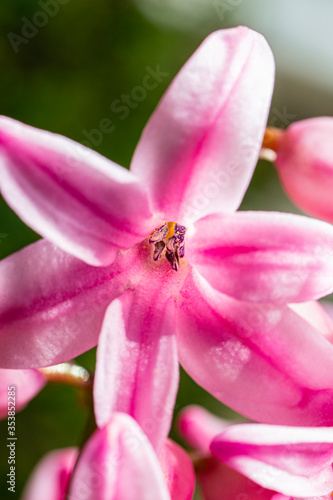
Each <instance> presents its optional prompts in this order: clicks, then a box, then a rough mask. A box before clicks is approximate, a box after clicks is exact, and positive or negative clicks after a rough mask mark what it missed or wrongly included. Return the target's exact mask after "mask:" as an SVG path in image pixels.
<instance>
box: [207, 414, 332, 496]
mask: <svg viewBox="0 0 333 500" xmlns="http://www.w3.org/2000/svg"><path fill="white" fill-rule="evenodd" d="M211 451H212V453H213V454H214V456H216V457H217V458H218V459H219V460H221V461H222V462H223V463H225V464H227V465H229V466H230V467H232V468H234V469H235V470H237V471H238V472H240V473H242V474H244V475H245V476H247V477H249V478H250V479H252V480H253V481H256V482H257V483H259V484H260V485H261V486H263V487H265V488H270V489H274V490H276V491H278V492H280V493H283V494H284V495H291V496H296V497H298V496H299V497H309V496H314V495H318V496H320V495H325V494H327V493H329V492H331V491H332V489H333V469H332V462H333V429H332V428H317V429H316V428H306V427H298V428H297V427H296V428H295V427H283V426H269V425H256V424H243V425H234V426H231V427H229V428H228V429H226V430H225V431H224V432H222V434H220V435H219V436H217V437H216V438H215V439H214V441H213V442H212V444H211Z"/></svg>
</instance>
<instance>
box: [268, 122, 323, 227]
mask: <svg viewBox="0 0 333 500" xmlns="http://www.w3.org/2000/svg"><path fill="white" fill-rule="evenodd" d="M332 135H333V118H332V117H320V118H311V119H310V120H303V121H300V122H296V123H293V124H292V125H290V127H288V128H287V130H286V131H285V132H284V133H283V134H282V136H281V137H280V139H279V141H278V144H277V158H276V165H277V171H278V174H279V177H280V179H281V181H282V184H283V186H284V188H285V190H286V192H287V194H288V195H289V196H290V198H291V199H292V201H293V202H294V203H296V205H298V206H299V207H300V208H302V209H303V210H305V211H306V212H308V213H309V214H311V215H314V216H315V217H319V218H320V219H324V220H327V221H328V222H333V201H332V192H333V145H332Z"/></svg>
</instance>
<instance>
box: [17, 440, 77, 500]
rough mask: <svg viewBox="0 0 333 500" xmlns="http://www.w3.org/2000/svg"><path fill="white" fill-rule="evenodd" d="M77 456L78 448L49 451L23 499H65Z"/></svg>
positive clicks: (32, 476) (39, 465) (31, 479)
mask: <svg viewBox="0 0 333 500" xmlns="http://www.w3.org/2000/svg"><path fill="white" fill-rule="evenodd" d="M77 456H78V451H77V449H76V448H67V449H64V450H56V451H51V452H50V453H48V454H47V455H46V456H45V457H44V458H43V459H42V460H41V461H40V462H39V464H38V465H37V467H36V468H35V470H34V471H33V473H32V475H31V477H30V479H29V482H28V484H27V486H26V488H25V490H24V493H23V496H22V499H21V500H46V499H47V500H65V498H66V492H67V488H68V483H69V479H70V475H71V473H72V470H73V468H74V465H75V462H76V459H77Z"/></svg>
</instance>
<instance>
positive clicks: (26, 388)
mask: <svg viewBox="0 0 333 500" xmlns="http://www.w3.org/2000/svg"><path fill="white" fill-rule="evenodd" d="M45 383H46V380H45V377H44V376H43V375H42V374H41V373H39V371H38V370H5V369H2V370H1V369H0V419H2V418H7V417H8V415H13V414H11V413H9V412H11V411H14V412H18V411H20V410H23V408H24V407H25V406H26V405H27V404H28V403H29V401H30V400H31V399H32V398H34V397H35V396H36V395H37V394H38V393H39V391H40V390H41V389H42V388H43V387H44V385H45Z"/></svg>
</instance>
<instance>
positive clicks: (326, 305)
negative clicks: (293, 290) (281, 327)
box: [289, 300, 333, 344]
mask: <svg viewBox="0 0 333 500" xmlns="http://www.w3.org/2000/svg"><path fill="white" fill-rule="evenodd" d="M289 307H290V308H291V309H292V310H293V311H295V312H296V313H297V314H299V315H300V316H301V317H302V318H304V319H305V320H306V321H307V322H308V323H310V325H312V326H313V327H314V328H316V329H317V330H318V331H319V332H320V333H321V334H322V335H324V337H326V338H327V340H329V342H331V344H332V343H333V304H332V303H331V302H328V301H327V300H323V301H321V302H318V301H311V302H302V303H298V304H289Z"/></svg>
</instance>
